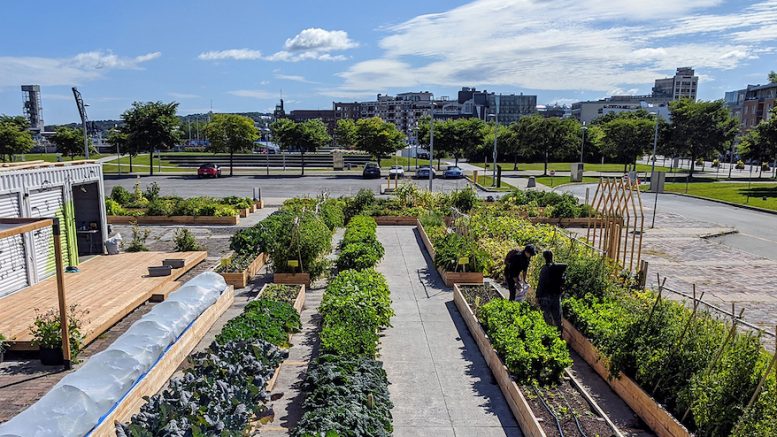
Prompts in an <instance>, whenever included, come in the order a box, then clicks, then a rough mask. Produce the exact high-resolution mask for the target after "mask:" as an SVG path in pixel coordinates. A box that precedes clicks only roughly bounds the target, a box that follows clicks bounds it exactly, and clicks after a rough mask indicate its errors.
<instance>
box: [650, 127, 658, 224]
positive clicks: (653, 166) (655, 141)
mask: <svg viewBox="0 0 777 437" xmlns="http://www.w3.org/2000/svg"><path fill="white" fill-rule="evenodd" d="M657 148H658V113H657V112H656V130H655V132H654V133H653V159H652V164H651V166H650V184H651V185H653V186H654V187H655V189H656V193H655V198H654V200H653V221H652V222H651V223H650V229H653V227H654V226H655V225H656V208H657V207H658V181H656V180H655V178H656V149H657ZM654 182H655V183H654Z"/></svg>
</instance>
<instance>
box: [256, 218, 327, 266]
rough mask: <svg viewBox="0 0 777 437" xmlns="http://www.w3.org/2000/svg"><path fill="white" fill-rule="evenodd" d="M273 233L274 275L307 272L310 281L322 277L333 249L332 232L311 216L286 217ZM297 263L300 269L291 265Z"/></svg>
mask: <svg viewBox="0 0 777 437" xmlns="http://www.w3.org/2000/svg"><path fill="white" fill-rule="evenodd" d="M279 217H283V220H279V222H278V223H277V225H278V226H277V228H275V229H274V235H272V238H271V243H270V246H269V248H268V249H269V253H270V259H271V261H272V266H273V269H274V270H275V272H280V273H293V272H300V271H303V272H308V273H310V276H311V278H313V279H315V278H317V277H319V276H321V275H322V274H323V273H324V271H325V269H326V266H327V263H326V260H324V259H323V256H324V255H326V254H327V253H329V252H330V251H331V249H332V231H331V230H330V229H329V228H328V227H327V226H326V224H325V223H324V222H323V221H322V220H321V218H319V217H318V216H316V215H315V214H314V213H312V212H303V213H299V214H292V213H285V214H283V215H282V216H281V215H279ZM289 260H296V261H298V263H299V266H298V267H293V266H289V265H288V261H289Z"/></svg>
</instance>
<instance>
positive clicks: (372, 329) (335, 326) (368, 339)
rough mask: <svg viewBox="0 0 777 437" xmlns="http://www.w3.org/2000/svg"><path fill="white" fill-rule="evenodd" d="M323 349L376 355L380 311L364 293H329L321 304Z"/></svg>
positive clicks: (350, 353)
mask: <svg viewBox="0 0 777 437" xmlns="http://www.w3.org/2000/svg"><path fill="white" fill-rule="evenodd" d="M320 312H321V316H322V317H323V323H322V324H321V350H322V351H323V352H324V353H331V354H335V355H344V356H354V357H374V356H375V354H376V353H377V351H378V340H379V338H378V329H379V327H380V322H379V318H378V312H377V310H376V309H375V307H373V306H372V305H371V304H370V302H368V301H366V300H365V299H364V298H363V296H362V295H361V294H358V293H351V294H347V295H342V296H333V295H330V296H328V295H327V294H324V300H323V301H322V303H321V308H320Z"/></svg>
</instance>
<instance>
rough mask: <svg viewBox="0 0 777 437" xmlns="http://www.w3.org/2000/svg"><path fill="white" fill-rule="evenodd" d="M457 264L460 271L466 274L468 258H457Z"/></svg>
mask: <svg viewBox="0 0 777 437" xmlns="http://www.w3.org/2000/svg"><path fill="white" fill-rule="evenodd" d="M458 264H459V266H461V268H462V271H465V272H466V271H467V264H469V257H467V256H462V257H459V259H458Z"/></svg>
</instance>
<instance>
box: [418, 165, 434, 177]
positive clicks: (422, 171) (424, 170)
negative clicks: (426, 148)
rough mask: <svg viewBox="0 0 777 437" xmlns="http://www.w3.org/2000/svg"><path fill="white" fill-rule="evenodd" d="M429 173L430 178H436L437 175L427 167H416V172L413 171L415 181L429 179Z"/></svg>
mask: <svg viewBox="0 0 777 437" xmlns="http://www.w3.org/2000/svg"><path fill="white" fill-rule="evenodd" d="M429 173H431V174H432V178H435V177H437V173H436V172H435V171H434V169H433V168H431V167H429V166H428V165H422V166H420V167H418V170H416V171H415V177H416V179H429Z"/></svg>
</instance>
